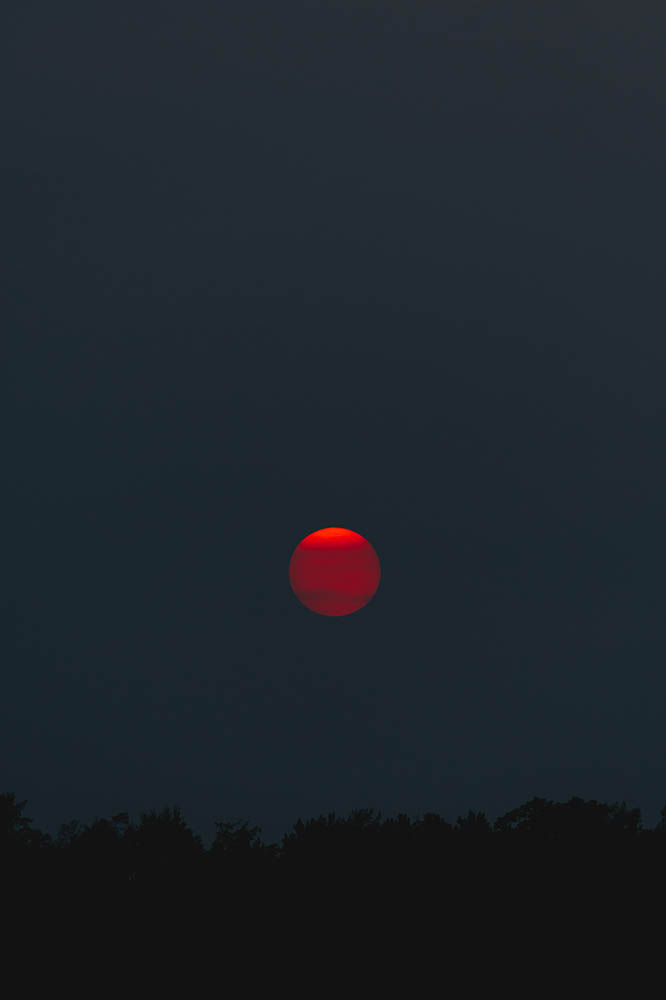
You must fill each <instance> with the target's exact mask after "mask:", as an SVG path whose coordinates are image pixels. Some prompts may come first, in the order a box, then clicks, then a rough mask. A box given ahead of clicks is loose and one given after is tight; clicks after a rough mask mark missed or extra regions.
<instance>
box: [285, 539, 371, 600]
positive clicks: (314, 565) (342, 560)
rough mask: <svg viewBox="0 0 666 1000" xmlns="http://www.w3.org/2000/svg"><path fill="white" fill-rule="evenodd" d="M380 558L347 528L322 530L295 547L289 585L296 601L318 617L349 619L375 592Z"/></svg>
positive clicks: (367, 543) (366, 543) (363, 540)
mask: <svg viewBox="0 0 666 1000" xmlns="http://www.w3.org/2000/svg"><path fill="white" fill-rule="evenodd" d="M380 577H381V569H380V565H379V558H378V557H377V553H376V552H375V550H374V549H373V547H372V545H371V544H370V542H369V541H368V540H367V538H364V537H363V535H359V534H358V533H357V532H356V531H350V530H349V529H348V528H321V529H320V530H319V531H313V532H312V534H311V535H307V536H306V537H305V538H304V539H303V541H302V542H299V544H298V545H297V546H296V548H295V549H294V551H293V554H292V557H291V561H290V563H289V582H290V583H291V586H292V589H293V591H294V593H295V594H296V597H298V599H299V601H301V603H302V604H304V605H305V606H306V608H310V610H311V611H316V612H317V614H319V615H349V614H351V613H352V611H358V610H359V608H362V607H364V606H365V605H366V604H367V603H368V601H371V600H372V598H373V597H374V596H375V593H376V592H377V587H378V586H379V579H380Z"/></svg>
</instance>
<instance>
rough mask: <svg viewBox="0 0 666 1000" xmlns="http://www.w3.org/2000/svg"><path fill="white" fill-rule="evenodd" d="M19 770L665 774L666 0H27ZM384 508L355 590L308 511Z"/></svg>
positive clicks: (47, 806)
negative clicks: (363, 585) (323, 579)
mask: <svg viewBox="0 0 666 1000" xmlns="http://www.w3.org/2000/svg"><path fill="white" fill-rule="evenodd" d="M0 38H1V41H0V93H1V95H2V96H1V98H0V101H1V105H0V107H1V114H0V127H1V132H0V136H1V142H0V150H1V151H0V164H1V167H2V184H1V185H0V200H1V205H0V208H1V216H0V217H1V220H2V225H1V229H0V234H1V235H0V247H1V253H2V259H1V261H0V285H1V288H2V314H3V320H2V331H3V332H2V333H0V337H1V339H2V341H3V344H2V357H1V359H0V360H1V362H2V371H3V378H2V383H3V386H4V388H3V391H2V399H3V402H4V404H6V405H4V406H3V412H4V420H3V424H4V427H5V429H6V430H7V431H8V433H7V434H6V435H4V445H3V449H2V463H1V468H2V478H3V495H4V499H5V504H4V505H3V506H4V509H5V514H4V518H3V520H4V526H5V543H4V546H3V548H4V558H3V566H4V572H3V574H2V579H3V583H2V589H3V595H2V607H3V608H4V612H3V619H4V626H3V630H2V631H3V646H4V652H3V654H2V657H1V660H0V791H14V792H15V793H16V795H17V797H18V798H20V799H28V808H27V809H26V812H27V813H28V815H30V816H32V817H33V819H34V820H35V823H36V824H37V825H40V826H41V827H42V828H43V829H45V830H48V831H50V832H55V831H56V830H57V827H58V824H59V823H61V822H63V821H65V820H69V819H71V818H72V817H78V818H79V819H81V820H82V821H84V822H90V821H92V819H93V818H94V817H95V816H110V815H111V814H112V813H115V812H118V811H120V810H129V811H130V814H131V815H133V816H135V817H136V816H138V814H139V812H140V811H142V810H145V809H149V808H152V807H155V808H161V807H162V806H163V805H165V804H173V803H175V804H178V805H180V806H181V808H182V809H183V812H184V814H185V817H186V819H187V820H188V821H189V822H190V824H191V825H192V827H193V828H194V829H195V830H196V831H197V832H199V833H201V834H202V836H203V837H204V838H205V839H206V838H208V837H210V836H212V834H213V833H214V823H215V821H216V820H219V819H223V818H241V819H247V820H248V821H250V822H252V823H256V824H258V825H259V826H261V827H262V830H263V836H264V838H266V839H277V838H278V837H279V836H280V835H281V834H282V833H283V832H285V831H286V830H287V829H288V828H289V827H290V826H291V824H292V823H293V822H295V820H296V819H297V818H298V817H299V816H301V817H303V818H304V819H305V818H308V817H310V816H314V815H317V814H319V813H321V812H324V813H326V812H329V811H336V812H340V813H346V812H348V811H349V810H351V809H353V808H358V807H374V808H376V809H380V810H382V812H383V814H384V815H386V816H390V815H394V814H395V813H397V812H399V811H404V812H407V813H409V814H411V815H419V814H422V813H423V812H425V811H436V812H439V813H441V814H442V815H444V816H445V817H446V818H448V819H450V820H455V817H456V816H457V815H458V814H459V813H462V812H466V811H467V810H468V809H469V808H473V809H483V810H485V811H486V812H487V814H488V816H489V817H490V818H494V817H495V816H496V815H498V814H500V813H502V812H505V811H506V810H508V809H510V808H513V807H514V806H517V805H519V804H520V803H521V802H523V801H525V800H526V799H527V798H529V797H531V796H532V795H541V796H544V797H547V798H555V799H566V798H569V797H570V796H571V795H581V796H583V797H585V798H597V799H600V800H604V801H616V800H622V799H625V800H626V801H627V803H628V804H629V805H631V806H640V807H641V809H642V811H643V818H644V821H645V822H646V824H647V825H653V823H654V822H655V821H656V819H657V817H658V811H659V809H660V807H661V806H662V805H663V804H664V803H665V802H666V621H665V617H664V602H665V595H666V581H665V579H664V565H665V563H666V537H665V532H664V525H665V510H666V462H665V445H666V406H665V405H664V404H665V375H666V337H665V332H666V331H665V325H664V267H665V263H666V261H665V256H666V255H665V251H664V239H665V237H664V233H665V232H666V183H665V169H664V168H665V164H666V128H665V122H666V63H665V62H664V50H665V46H666V10H665V9H664V6H663V5H662V4H659V3H657V2H655V0H652V2H651V3H649V4H648V3H644V2H634V3H633V4H631V5H628V4H625V3H619V2H609V0H587V2H583V0H576V2H575V3H574V2H569V3H566V2H565V3H562V2H558V3H550V2H545V3H534V2H530V3H527V2H525V3H506V2H504V3H502V2H500V3H498V2H496V0H492V2H491V0H482V2H476V3H474V2H470V0H464V2H463V0H451V2H446V3H445V2H443V0H441V2H436V0H429V2H425V0H409V2H408V0H401V2H397V0H386V2H383V3H380V2H378V0H373V2H370V0H337V2H334V0H320V2H305V0H301V2H295V0H280V2H276V0H259V2H257V0H219V2H213V0H187V2H185V0H179V2H175V0H131V2H130V0H115V2H102V3H90V0H77V2H74V0H62V2H59V3H53V2H51V0H21V2H20V3H15V4H11V5H10V9H8V10H4V11H3V14H2V26H1V30H0ZM329 525H339V526H343V527H348V528H352V529H353V530H354V531H357V532H360V533H361V534H363V535H364V536H365V537H366V538H368V539H369V540H370V542H371V543H372V544H373V546H374V547H375V549H376V550H377V553H378V555H379V558H380V560H381V565H382V581H381V585H380V588H379V590H378V592H377V595H376V597H375V598H374V599H373V601H372V602H371V603H370V604H368V605H367V607H365V608H363V609H362V610H360V611H358V612H356V613H354V614H351V615H348V616H346V617H340V618H326V617H324V616H321V615H317V614H314V613H312V612H311V611H309V610H307V609H306V608H305V607H303V606H302V605H301V604H300V603H299V602H298V600H297V599H296V597H295V596H294V594H293V593H292V591H291V589H290V586H289V580H288V575H287V572H288V564H289V559H290V557H291V553H292V551H293V549H294V547H295V546H296V545H297V544H298V542H299V541H300V540H301V539H302V538H303V537H304V536H305V535H306V534H308V533H310V532H312V531H315V530H316V529H318V528H321V527H326V526H329Z"/></svg>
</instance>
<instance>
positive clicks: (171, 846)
mask: <svg viewBox="0 0 666 1000" xmlns="http://www.w3.org/2000/svg"><path fill="white" fill-rule="evenodd" d="M26 805H27V803H26V802H25V801H19V800H18V799H17V798H16V796H15V795H14V794H13V793H6V794H3V795H0V857H1V858H2V862H3V868H4V872H5V875H9V876H11V875H12V874H15V875H18V876H20V877H22V878H34V877H36V878H38V879H42V880H43V879H49V880H50V879H56V880H58V881H61V882H64V883H67V884H72V883H76V882H82V883H84V884H88V885H104V886H110V885H116V886H126V885H128V884H142V883H143V884H146V885H155V884H163V885H164V884H166V885H175V884H187V885H201V886H206V885H219V884H224V885H225V886H226V887H233V886H234V885H237V886H238V887H242V888H243V889H247V887H248V886H255V887H257V886H259V885H261V884H265V885H271V884H282V883H283V880H284V879H285V878H287V879H288V880H290V882H292V883H293V882H294V881H300V883H301V884H303V885H310V886H312V887H316V886H321V885H322V884H323V883H326V884H327V885H329V886H333V885H335V884H338V883H340V882H341V881H342V882H344V880H345V879H347V878H349V877H352V878H353V879H354V880H358V879H359V878H363V879H368V878H369V879H373V878H375V879H376V880H377V881H378V882H379V881H380V880H382V881H384V882H386V880H387V879H388V880H390V881H391V882H392V883H395V882H396V880H402V881H403V882H408V881H412V882H413V883H418V882H419V881H420V882H421V883H422V884H425V883H426V882H427V881H428V880H430V881H432V880H433V879H439V880H440V881H441V880H444V881H446V882H447V884H450V885H453V884H455V883H456V881H458V882H460V881H461V880H464V881H466V882H469V880H470V879H472V880H475V881H476V882H477V883H479V882H481V881H484V880H485V881H487V880H488V879H489V878H494V879H497V878H499V879H501V878H514V879H515V878H516V877H517V876H518V875H522V876H525V877H527V878H531V877H533V876H535V874H536V875H538V876H539V878H543V877H544V876H545V877H548V876H549V875H550V876H552V875H555V876H556V877H559V876H561V875H566V873H570V872H571V871H572V870H573V869H574V868H575V869H576V870H577V871H582V870H583V868H584V870H585V871H586V872H587V873H588V874H589V875H593V873H594V872H595V871H597V872H598V873H601V874H603V873H605V874H606V875H607V874H608V872H609V870H611V871H615V872H617V871H619V870H620V868H621V867H622V866H626V865H627V864H628V865H629V866H630V867H631V868H632V870H633V871H634V873H635V874H638V875H640V873H641V866H642V865H643V864H645V865H646V866H649V868H647V867H646V868H645V872H647V871H648V870H649V871H651V872H653V873H654V871H655V865H656V866H657V868H658V869H660V870H661V871H663V870H664V866H665V862H666V806H665V807H664V809H662V812H661V819H660V821H659V822H658V823H657V824H656V826H655V827H654V828H652V829H646V828H645V827H644V826H643V824H642V821H641V814H640V810H639V809H631V808H628V807H627V806H626V804H625V803H624V802H622V803H612V804H607V803H603V802H597V801H595V800H588V801H585V800H583V799H581V798H577V797H573V798H570V799H569V800H568V801H567V802H553V801H550V800H547V799H543V798H538V797H535V798H532V799H530V800H529V801H528V802H525V803H524V804H523V805H521V806H519V807H518V808H516V809H512V810H511V811H509V812H507V813H506V814H505V815H503V816H500V817H499V818H498V819H497V820H495V822H494V823H490V822H489V821H488V819H487V817H486V815H485V814H484V813H483V812H472V811H470V812H469V813H468V814H467V815H466V816H459V817H458V819H457V820H456V821H455V823H449V822H448V821H447V820H445V819H444V818H443V817H442V816H440V815H438V814H436V813H426V814H425V815H423V816H422V817H418V818H411V817H409V816H407V815H399V816H397V817H395V818H383V817H382V815H381V813H378V812H375V811H374V810H373V809H359V810H355V811H353V812H351V813H350V814H349V815H347V816H336V815H335V814H329V815H327V816H319V817H317V818H314V819H310V820H307V821H302V820H300V819H299V820H298V822H297V823H296V824H295V825H294V826H293V828H292V829H291V830H290V831H289V832H288V833H286V834H285V835H284V836H283V837H282V839H281V840H280V841H279V843H272V844H267V843H264V842H263V840H262V839H261V836H260V833H261V831H260V829H259V828H258V827H253V826H250V825H249V824H248V823H244V822H219V823H217V824H216V836H215V838H214V840H213V842H212V843H211V844H210V846H209V847H205V846H204V844H203V842H202V840H201V838H200V837H199V836H198V835H197V834H196V833H195V832H194V831H193V830H191V829H190V827H189V826H188V824H187V823H186V821H185V819H184V817H183V815H182V813H181V811H180V809H179V808H178V807H165V808H164V809H162V810H161V811H156V810H152V811H150V812H146V813H143V814H142V815H141V816H140V818H139V819H138V820H137V821H131V820H130V818H129V816H128V814H127V813H118V814H116V815H114V816H111V817H110V818H98V819H95V820H94V821H93V822H92V823H88V824H84V823H80V822H79V821H78V820H72V821H70V822H68V823H65V824H63V825H62V826H61V827H60V829H59V831H58V833H57V835H56V836H55V837H52V836H50V835H49V834H45V833H43V832H42V831H40V830H39V829H37V828H36V827H35V826H33V823H32V820H31V819H30V818H29V817H28V816H27V815H26V814H25V809H26Z"/></svg>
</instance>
